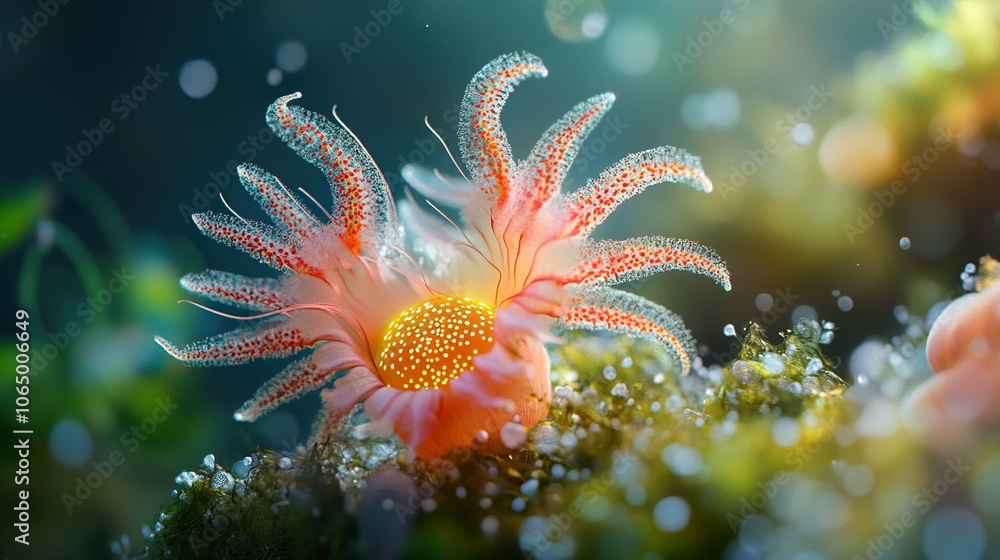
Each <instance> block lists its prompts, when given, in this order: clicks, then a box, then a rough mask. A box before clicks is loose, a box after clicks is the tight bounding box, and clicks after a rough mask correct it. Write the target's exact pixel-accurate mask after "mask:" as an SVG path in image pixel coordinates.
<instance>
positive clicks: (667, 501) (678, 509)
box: [653, 496, 691, 533]
mask: <svg viewBox="0 0 1000 560" xmlns="http://www.w3.org/2000/svg"><path fill="white" fill-rule="evenodd" d="M690 519H691V506H690V505H688V503H687V500H685V499H684V498H681V497H680V496H670V497H669V498H663V499H662V500H660V501H659V502H657V503H656V507H654V508H653V523H655V524H656V527H657V528H658V529H660V530H661V531H664V532H667V533H676V532H677V531H680V530H681V529H683V528H684V527H687V524H688V521H689V520H690Z"/></svg>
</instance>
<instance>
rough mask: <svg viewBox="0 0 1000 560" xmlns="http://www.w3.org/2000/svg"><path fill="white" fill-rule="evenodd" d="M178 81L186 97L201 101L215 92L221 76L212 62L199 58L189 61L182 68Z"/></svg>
mask: <svg viewBox="0 0 1000 560" xmlns="http://www.w3.org/2000/svg"><path fill="white" fill-rule="evenodd" d="M177 81H178V82H179V83H180V86H181V90H183V91H184V94H185V95H187V96H188V97H190V98H191V99H201V98H203V97H207V96H208V95H209V94H210V93H212V92H213V91H215V86H216V85H218V83H219V74H218V73H217V72H216V71H215V66H214V65H213V64H212V63H211V62H209V61H207V60H204V59H200V58H199V59H195V60H189V61H188V62H185V63H184V66H181V70H180V72H179V73H178V77H177Z"/></svg>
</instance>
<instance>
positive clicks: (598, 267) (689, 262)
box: [568, 236, 730, 291]
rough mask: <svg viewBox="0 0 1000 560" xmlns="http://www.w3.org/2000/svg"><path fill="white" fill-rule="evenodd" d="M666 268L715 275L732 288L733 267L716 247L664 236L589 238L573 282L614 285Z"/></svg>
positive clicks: (571, 275)
mask: <svg viewBox="0 0 1000 560" xmlns="http://www.w3.org/2000/svg"><path fill="white" fill-rule="evenodd" d="M666 270H686V271H688V272H694V273H697V274H703V275H705V276H708V277H709V278H712V279H713V280H715V281H716V282H718V283H719V284H721V285H722V287H723V288H725V289H726V291H729V288H730V283H729V270H728V269H727V268H726V263H725V261H723V260H722V259H721V258H720V257H719V255H718V254H716V252H715V251H713V250H712V249H710V248H708V247H706V246H704V245H702V244H700V243H695V242H694V241H689V240H687V239H672V238H667V237H660V236H649V237H636V238H633V239H626V240H624V241H599V242H593V241H588V242H587V243H586V244H584V247H583V255H582V260H581V262H580V263H579V264H578V265H577V266H576V268H575V269H574V270H573V272H572V273H570V276H569V278H568V282H570V283H580V284H597V285H605V286H608V285H613V284H620V283H622V282H629V281H632V280H638V279H639V278H643V277H646V276H650V275H652V274H656V273H659V272H663V271H666Z"/></svg>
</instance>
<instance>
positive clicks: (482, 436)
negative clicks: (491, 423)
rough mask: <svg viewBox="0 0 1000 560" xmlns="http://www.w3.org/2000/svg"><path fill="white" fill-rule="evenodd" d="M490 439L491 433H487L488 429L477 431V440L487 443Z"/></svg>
mask: <svg viewBox="0 0 1000 560" xmlns="http://www.w3.org/2000/svg"><path fill="white" fill-rule="evenodd" d="M489 440H490V434H488V433H486V430H479V431H478V432H476V441H477V442H479V443H486V442H487V441H489Z"/></svg>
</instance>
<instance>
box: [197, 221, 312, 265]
mask: <svg viewBox="0 0 1000 560" xmlns="http://www.w3.org/2000/svg"><path fill="white" fill-rule="evenodd" d="M191 220H192V221H194V223H195V225H196V226H198V229H200V230H201V231H202V233H204V234H205V235H207V236H209V237H211V238H212V239H215V240H216V241H221V242H222V243H225V244H227V245H231V246H233V247H236V248H237V249H240V250H241V251H244V252H246V253H248V254H250V255H251V256H253V257H254V258H256V259H257V260H259V261H261V262H262V263H264V264H266V265H268V266H271V267H273V268H276V269H278V270H284V269H291V270H295V271H298V272H305V273H308V274H318V272H317V271H315V270H313V269H312V268H311V267H310V266H309V265H307V264H306V263H305V262H304V261H303V260H302V257H301V256H300V255H299V252H298V247H297V246H296V245H295V244H294V240H292V239H289V238H288V236H287V235H282V234H281V233H280V232H278V231H277V230H275V229H274V228H273V227H271V226H269V225H267V224H262V223H260V222H255V221H252V220H251V221H248V222H241V221H240V220H238V219H237V218H234V217H233V216H228V215H225V214H217V213H215V212H202V213H200V214H193V215H192V216H191Z"/></svg>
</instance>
